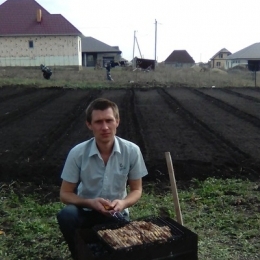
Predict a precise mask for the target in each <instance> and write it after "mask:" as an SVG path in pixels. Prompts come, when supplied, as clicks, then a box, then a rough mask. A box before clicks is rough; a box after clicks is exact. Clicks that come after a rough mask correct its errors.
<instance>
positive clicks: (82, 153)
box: [61, 136, 148, 201]
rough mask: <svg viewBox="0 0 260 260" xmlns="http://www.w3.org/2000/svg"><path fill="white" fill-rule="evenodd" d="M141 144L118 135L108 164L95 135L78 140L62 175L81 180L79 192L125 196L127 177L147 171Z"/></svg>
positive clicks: (82, 194) (86, 195) (89, 195)
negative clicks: (101, 153) (78, 142)
mask: <svg viewBox="0 0 260 260" xmlns="http://www.w3.org/2000/svg"><path fill="white" fill-rule="evenodd" d="M147 174H148V172H147V169H146V166H145V163H144V159H143V156H142V153H141V151H140V148H139V147H138V146H137V145H136V144H134V143H132V142H129V141H127V140H124V139H122V138H119V137H117V136H116V137H115V143H114V147H113V151H112V153H111V155H110V157H109V160H108V162H107V164H106V165H105V163H104V161H103V159H102V157H101V155H100V152H99V150H98V148H97V146H96V142H95V138H92V139H90V140H88V141H85V142H83V143H80V144H78V145H77V146H75V147H74V148H72V149H71V151H70V152H69V154H68V157H67V160H66V162H65V165H64V168H63V171H62V174H61V178H62V179H63V180H65V181H68V182H72V183H78V182H79V186H78V192H77V193H78V195H79V196H80V197H82V198H88V199H93V198H97V197H101V198H104V199H108V200H111V201H113V200H115V199H124V198H125V197H126V195H127V192H126V182H127V180H128V179H129V180H137V179H140V178H142V177H144V176H145V175H147Z"/></svg>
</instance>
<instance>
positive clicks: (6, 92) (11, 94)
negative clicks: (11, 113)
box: [0, 86, 39, 104]
mask: <svg viewBox="0 0 260 260" xmlns="http://www.w3.org/2000/svg"><path fill="white" fill-rule="evenodd" d="M37 90H39V89H37V88H35V87H31V88H30V87H26V88H24V87H21V88H17V87H11V86H7V87H0V104H1V103H2V102H5V101H8V100H10V99H14V98H16V97H20V96H23V95H28V94H31V93H33V92H35V91H37Z"/></svg>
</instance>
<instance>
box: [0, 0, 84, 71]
mask: <svg viewBox="0 0 260 260" xmlns="http://www.w3.org/2000/svg"><path fill="white" fill-rule="evenodd" d="M81 36H82V33H81V32H80V31H79V30H78V29H77V28H76V27H74V26H73V25H72V24H71V23H70V22H68V21H67V20H66V19H65V18H64V17H63V16H62V15H61V14H50V13H49V12H48V11H47V10H45V9H44V8H43V7H42V6H41V5H39V4H38V3H37V2H36V1H35V0H7V1H5V2H4V3H3V4H1V5H0V67H3V66H26V67H28V66H40V64H46V65H47V66H72V67H81V65H82V57H81Z"/></svg>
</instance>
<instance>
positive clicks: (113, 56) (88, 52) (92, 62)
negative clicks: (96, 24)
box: [81, 37, 122, 67]
mask: <svg viewBox="0 0 260 260" xmlns="http://www.w3.org/2000/svg"><path fill="white" fill-rule="evenodd" d="M81 42H82V66H84V67H96V66H97V67H104V66H105V63H107V62H108V61H119V60H121V53H122V52H121V51H120V50H119V47H118V46H115V47H112V46H109V45H107V44H105V43H103V42H101V41H99V40H97V39H95V38H93V37H82V38H81Z"/></svg>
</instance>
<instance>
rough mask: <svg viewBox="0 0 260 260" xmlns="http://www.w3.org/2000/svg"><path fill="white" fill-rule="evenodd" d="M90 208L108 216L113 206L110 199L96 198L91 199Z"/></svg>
mask: <svg viewBox="0 0 260 260" xmlns="http://www.w3.org/2000/svg"><path fill="white" fill-rule="evenodd" d="M91 208H92V209H94V210H96V211H98V212H100V213H102V214H104V215H107V216H108V215H110V213H109V212H110V211H111V210H113V209H114V206H113V204H112V202H111V201H110V200H106V199H103V198H96V199H92V200H91Z"/></svg>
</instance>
